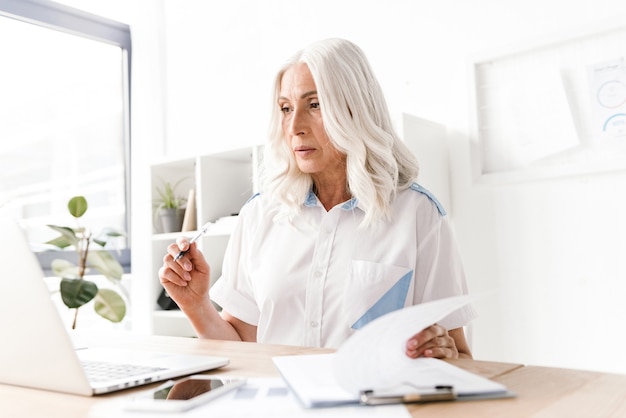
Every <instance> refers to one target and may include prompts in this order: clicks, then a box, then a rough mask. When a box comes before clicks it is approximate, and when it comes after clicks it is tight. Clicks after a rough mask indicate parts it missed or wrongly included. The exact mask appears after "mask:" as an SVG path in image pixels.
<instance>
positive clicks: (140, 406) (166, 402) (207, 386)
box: [125, 375, 246, 412]
mask: <svg viewBox="0 0 626 418" xmlns="http://www.w3.org/2000/svg"><path fill="white" fill-rule="evenodd" d="M245 383H246V380H245V379H229V378H223V377H222V378H217V377H215V376H210V375H195V376H190V377H187V378H184V379H181V380H177V381H173V380H170V381H167V382H165V383H164V384H162V385H161V386H159V387H157V388H155V389H150V390H147V391H144V392H142V393H140V394H138V395H136V396H134V397H133V398H132V399H131V400H130V402H128V403H127V404H126V406H125V409H126V410H128V411H161V412H181V411H186V410H188V409H191V408H195V407H196V406H198V405H201V404H203V403H205V402H208V401H210V400H212V399H215V398H217V397H218V396H221V395H223V394H225V393H228V392H229V391H231V390H233V389H236V388H238V387H240V386H242V385H243V384H245Z"/></svg>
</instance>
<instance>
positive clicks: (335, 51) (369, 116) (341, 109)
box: [262, 38, 419, 226]
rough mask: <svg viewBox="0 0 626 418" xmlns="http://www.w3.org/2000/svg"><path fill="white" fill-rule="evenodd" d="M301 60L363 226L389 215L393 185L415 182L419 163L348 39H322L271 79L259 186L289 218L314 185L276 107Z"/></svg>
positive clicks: (395, 189)
mask: <svg viewBox="0 0 626 418" xmlns="http://www.w3.org/2000/svg"><path fill="white" fill-rule="evenodd" d="M298 63H305V64H306V65H307V66H308V67H309V70H310V71H311V75H312V76H313V80H314V82H315V86H316V88H317V97H318V99H319V103H320V108H321V112H322V120H323V122H324V128H325V130H326V134H327V135H328V138H329V139H330V142H331V143H332V145H333V146H334V147H335V148H337V150H339V151H340V152H342V153H344V154H346V156H347V161H346V164H347V167H346V171H347V181H348V185H347V186H348V190H349V192H350V193H351V194H352V196H353V197H355V198H356V199H357V200H358V202H359V207H361V208H362V209H363V210H364V212H365V218H364V219H363V222H362V226H368V225H371V224H372V223H374V222H377V221H379V220H383V219H389V218H390V216H391V203H392V202H393V200H394V199H395V197H396V193H397V192H398V191H399V190H402V189H404V188H407V187H409V186H410V185H411V183H412V182H413V181H415V180H416V179H417V175H418V172H419V168H418V163H417V160H416V159H415V157H414V156H413V154H412V153H411V151H410V150H409V148H408V147H407V146H406V145H405V144H404V142H403V141H402V140H401V139H400V138H399V137H398V135H397V134H396V132H395V131H394V129H393V126H392V123H391V118H390V116H389V110H388V107H387V103H386V100H385V97H384V95H383V92H382V89H381V87H380V85H379V83H378V81H377V80H376V77H375V76H374V74H373V72H372V69H371V67H370V65H369V62H368V60H367V57H366V56H365V54H364V53H363V51H362V50H361V49H360V48H359V47H358V46H357V45H355V44H354V43H352V42H350V41H347V40H344V39H337V38H332V39H326V40H323V41H319V42H316V43H314V44H311V45H309V46H308V47H306V48H304V49H302V50H301V51H299V52H298V53H296V54H295V55H294V56H293V57H292V58H291V59H290V60H288V61H287V62H286V63H285V64H284V65H283V66H282V67H281V68H280V70H279V71H278V73H277V75H276V78H275V85H274V95H273V96H274V97H273V107H272V109H273V110H272V115H271V123H270V134H269V141H268V144H267V145H266V147H265V151H264V159H265V164H264V170H263V182H262V191H263V193H264V194H267V195H268V197H269V198H270V201H272V202H276V203H278V209H277V210H278V217H283V216H286V217H287V218H288V219H290V220H291V219H293V217H294V216H296V215H297V214H298V213H299V212H300V210H301V206H302V203H303V202H304V200H305V198H306V196H307V194H308V192H309V191H310V190H311V187H312V186H313V180H312V178H311V176H310V175H309V174H306V173H303V172H302V171H300V169H299V168H298V165H297V164H296V160H295V158H294V156H293V154H292V151H291V149H290V148H289V146H288V144H287V141H286V139H285V137H284V134H283V131H282V128H281V120H282V117H283V115H282V114H281V113H280V109H279V106H278V97H279V95H280V84H281V80H282V77H283V75H284V73H285V71H286V70H287V69H288V68H289V67H291V66H293V65H294V64H298Z"/></svg>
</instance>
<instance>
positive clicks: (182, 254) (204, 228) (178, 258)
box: [174, 222, 211, 261]
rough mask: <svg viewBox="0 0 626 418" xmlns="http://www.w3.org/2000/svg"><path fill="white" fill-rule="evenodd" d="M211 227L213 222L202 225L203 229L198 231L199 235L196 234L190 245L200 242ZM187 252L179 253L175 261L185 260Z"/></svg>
mask: <svg viewBox="0 0 626 418" xmlns="http://www.w3.org/2000/svg"><path fill="white" fill-rule="evenodd" d="M209 226H211V222H207V223H205V224H204V225H202V228H200V231H198V233H197V234H196V235H195V236H194V237H193V238H191V240H190V241H189V245H191V244H193V243H194V242H196V241H198V239H199V238H200V237H201V236H202V235H204V234H205V233H206V231H207V230H208V229H209ZM187 251H189V250H187ZM187 251H181V252H179V253H178V255H177V256H176V257H175V258H174V261H178V260H180V259H181V258H183V256H184V255H185V254H187Z"/></svg>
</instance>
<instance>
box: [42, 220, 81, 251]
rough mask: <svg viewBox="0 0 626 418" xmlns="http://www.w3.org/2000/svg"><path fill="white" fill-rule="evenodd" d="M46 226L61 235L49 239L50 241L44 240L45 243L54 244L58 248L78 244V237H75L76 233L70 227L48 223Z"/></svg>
mask: <svg viewBox="0 0 626 418" xmlns="http://www.w3.org/2000/svg"><path fill="white" fill-rule="evenodd" d="M48 227H49V228H52V229H54V230H55V231H57V232H60V233H61V236H60V237H56V238H55V239H51V240H50V241H48V242H46V244H50V245H54V246H56V247H59V248H65V247H69V246H71V245H73V246H74V247H76V246H77V245H78V238H77V237H76V233H75V232H74V230H73V229H72V228H68V227H67V226H57V225H48Z"/></svg>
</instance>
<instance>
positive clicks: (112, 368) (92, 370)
mask: <svg viewBox="0 0 626 418" xmlns="http://www.w3.org/2000/svg"><path fill="white" fill-rule="evenodd" d="M82 364H83V369H84V370H85V373H87V377H88V378H89V380H90V381H91V382H105V381H108V380H114V379H122V378H125V377H133V376H139V375H141V374H145V373H150V372H156V371H159V370H165V369H163V368H160V367H149V366H138V365H136V364H119V363H109V362H104V361H83V362H82Z"/></svg>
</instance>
